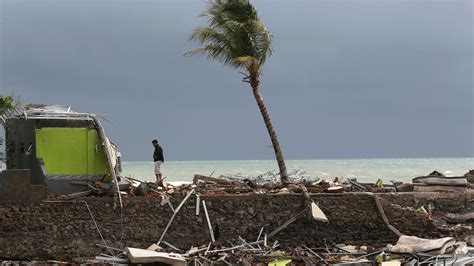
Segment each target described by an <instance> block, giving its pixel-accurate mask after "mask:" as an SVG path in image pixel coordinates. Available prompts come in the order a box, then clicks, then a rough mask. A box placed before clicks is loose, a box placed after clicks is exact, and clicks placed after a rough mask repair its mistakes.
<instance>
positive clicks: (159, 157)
mask: <svg viewBox="0 0 474 266" xmlns="http://www.w3.org/2000/svg"><path fill="white" fill-rule="evenodd" d="M153 161H154V162H157V161H162V162H164V161H165V157H163V149H162V148H161V146H160V145H156V146H155V152H154V153H153Z"/></svg>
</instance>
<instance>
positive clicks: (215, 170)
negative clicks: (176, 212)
mask: <svg viewBox="0 0 474 266" xmlns="http://www.w3.org/2000/svg"><path fill="white" fill-rule="evenodd" d="M285 162H286V167H287V168H288V171H290V170H293V169H303V170H304V171H305V172H306V175H309V176H317V177H322V178H325V179H327V180H329V179H332V178H334V177H336V176H337V177H349V178H354V177H356V178H357V180H358V181H359V182H373V183H374V182H375V181H377V179H379V178H380V179H382V180H383V181H384V183H389V182H390V181H392V180H393V181H404V182H410V181H411V179H412V178H414V177H417V176H422V175H427V174H429V173H431V172H433V171H434V170H436V171H438V172H440V173H443V174H445V175H446V176H460V175H464V174H465V173H466V172H468V171H469V170H470V169H474V158H423V159H351V160H339V159H337V160H286V161H285ZM122 168H123V174H124V175H125V176H132V177H133V178H136V179H140V180H147V181H153V180H155V177H154V173H153V163H152V162H124V163H123V167H122ZM163 170H164V176H166V177H167V178H166V180H167V181H168V182H170V181H192V178H193V176H194V174H201V175H210V174H211V173H212V176H213V177H218V176H220V175H224V174H239V175H248V176H257V175H260V174H263V173H266V172H268V171H271V170H278V166H277V163H276V161H271V160H254V161H250V160H249V161H169V162H165V164H164V167H163Z"/></svg>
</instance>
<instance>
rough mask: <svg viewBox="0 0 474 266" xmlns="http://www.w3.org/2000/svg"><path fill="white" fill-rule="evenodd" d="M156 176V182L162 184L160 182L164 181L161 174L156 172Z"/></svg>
mask: <svg viewBox="0 0 474 266" xmlns="http://www.w3.org/2000/svg"><path fill="white" fill-rule="evenodd" d="M155 176H156V183H157V184H158V185H161V184H160V183H161V181H162V180H161V174H158V173H155Z"/></svg>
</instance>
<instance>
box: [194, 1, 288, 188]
mask: <svg viewBox="0 0 474 266" xmlns="http://www.w3.org/2000/svg"><path fill="white" fill-rule="evenodd" d="M201 17H205V18H207V20H208V25H207V26H205V27H198V28H196V29H194V30H193V32H192V33H191V34H190V36H189V39H190V40H192V41H197V42H199V43H200V44H201V47H200V48H196V49H193V50H191V51H189V52H187V53H186V55H204V56H206V57H207V58H208V59H210V60H215V61H219V62H222V63H223V64H224V65H225V66H230V67H232V68H235V69H238V70H240V73H242V74H244V76H245V77H244V78H243V80H242V81H243V82H247V83H249V84H250V86H251V87H252V92H253V95H254V96H255V100H256V101H257V105H258V108H259V109H260V112H261V114H262V117H263V121H264V122H265V126H266V127H267V130H268V134H269V135H270V139H271V141H272V144H273V149H274V151H275V157H276V160H277V162H278V167H279V170H280V177H281V181H282V183H284V184H286V183H288V174H287V172H286V165H285V160H284V158H283V154H282V152H281V149H280V143H279V141H278V137H277V135H276V133H275V130H274V129H273V125H272V122H271V120H270V116H269V114H268V111H267V108H266V106H265V103H264V101H263V97H262V95H261V93H260V90H259V84H260V79H259V78H260V75H261V74H262V66H263V64H264V63H265V61H266V59H267V58H268V57H269V56H270V55H271V54H272V45H271V44H272V35H271V34H270V31H269V30H268V29H267V28H266V27H265V25H263V23H262V22H260V19H259V18H258V16H257V10H256V9H255V7H254V6H253V5H252V4H251V3H250V1H249V0H211V1H209V5H208V8H207V10H206V11H205V12H203V13H202V14H201Z"/></svg>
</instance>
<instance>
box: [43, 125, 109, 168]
mask: <svg viewBox="0 0 474 266" xmlns="http://www.w3.org/2000/svg"><path fill="white" fill-rule="evenodd" d="M36 157H37V158H43V161H44V163H45V167H46V171H47V174H48V175H50V174H51V175H58V174H101V175H103V174H105V173H106V172H107V166H106V165H107V164H106V158H105V154H104V148H103V146H102V144H101V143H100V141H99V136H98V134H97V131H95V130H90V129H87V128H42V129H38V130H36Z"/></svg>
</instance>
